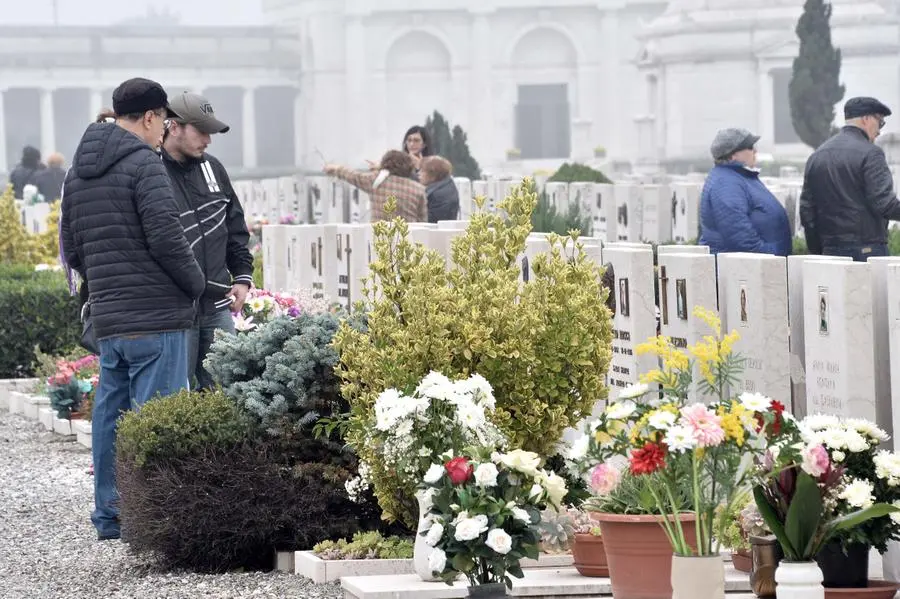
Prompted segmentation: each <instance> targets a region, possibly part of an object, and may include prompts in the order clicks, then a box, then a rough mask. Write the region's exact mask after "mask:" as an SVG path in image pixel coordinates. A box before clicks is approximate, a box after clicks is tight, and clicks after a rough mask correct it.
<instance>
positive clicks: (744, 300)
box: [741, 281, 749, 326]
mask: <svg viewBox="0 0 900 599" xmlns="http://www.w3.org/2000/svg"><path fill="white" fill-rule="evenodd" d="M747 312H748V310H747V282H746V281H741V326H747V324H748V320H749V319H748V313H747Z"/></svg>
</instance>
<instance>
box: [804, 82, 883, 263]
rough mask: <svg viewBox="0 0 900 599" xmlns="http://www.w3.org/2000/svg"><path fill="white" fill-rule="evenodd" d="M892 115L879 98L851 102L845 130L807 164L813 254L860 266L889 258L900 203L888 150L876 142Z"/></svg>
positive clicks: (847, 106)
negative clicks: (890, 237) (842, 258)
mask: <svg viewBox="0 0 900 599" xmlns="http://www.w3.org/2000/svg"><path fill="white" fill-rule="evenodd" d="M890 114H891V110H890V109H889V108H888V107H887V106H885V105H884V104H882V103H881V102H879V101H878V100H876V99H874V98H850V99H849V100H847V103H846V104H844V118H845V120H846V125H845V126H844V128H843V129H841V131H840V132H839V133H838V134H836V135H835V136H833V137H832V138H831V139H829V140H828V141H826V142H825V143H823V144H822V145H821V146H819V147H818V148H817V149H816V151H815V152H813V154H812V156H810V157H809V160H808V161H807V162H806V173H805V175H804V178H803V192H802V193H801V194H800V222H801V223H802V225H803V229H804V232H805V234H806V245H807V246H808V247H809V251H810V253H812V254H825V255H827V256H849V257H851V258H853V259H854V260H856V261H857V262H865V261H866V260H867V259H868V258H869V257H870V256H887V255H888V249H887V226H888V221H889V220H900V200H898V199H897V196H896V195H894V180H893V177H892V176H891V171H890V168H888V165H887V160H885V157H884V151H883V150H882V149H881V148H879V147H878V146H876V145H875V143H874V141H875V138H876V137H878V135H879V134H880V132H881V129H882V128H883V127H884V118H885V117H886V116H890Z"/></svg>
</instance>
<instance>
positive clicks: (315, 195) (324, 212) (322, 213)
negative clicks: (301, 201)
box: [306, 177, 333, 224]
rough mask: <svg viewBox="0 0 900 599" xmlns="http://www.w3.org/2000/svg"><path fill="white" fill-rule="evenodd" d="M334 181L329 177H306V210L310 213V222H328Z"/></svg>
mask: <svg viewBox="0 0 900 599" xmlns="http://www.w3.org/2000/svg"><path fill="white" fill-rule="evenodd" d="M332 183H333V182H332V180H331V179H330V178H329V177H307V178H306V212H307V213H308V214H309V219H308V221H307V222H309V223H310V224H322V223H325V222H327V219H328V214H329V207H330V204H331V189H332Z"/></svg>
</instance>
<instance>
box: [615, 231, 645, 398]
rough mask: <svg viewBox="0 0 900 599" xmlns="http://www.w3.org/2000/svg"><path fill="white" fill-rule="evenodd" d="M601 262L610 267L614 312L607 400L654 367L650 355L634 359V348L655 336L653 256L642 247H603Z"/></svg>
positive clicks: (635, 356)
mask: <svg viewBox="0 0 900 599" xmlns="http://www.w3.org/2000/svg"><path fill="white" fill-rule="evenodd" d="M603 259H604V260H605V261H606V262H607V263H610V264H612V267H613V271H614V274H615V283H614V288H613V292H614V293H615V294H616V311H615V316H614V318H613V354H612V361H611V363H610V371H609V400H610V401H612V400H613V399H614V398H615V397H616V396H617V395H618V392H619V391H620V390H621V389H622V388H623V387H625V386H627V385H630V384H633V383H637V382H638V379H639V377H640V375H641V374H644V373H646V372H649V371H650V370H652V369H654V368H656V367H657V365H656V358H655V357H654V356H651V355H643V356H638V355H637V353H636V352H635V351H634V348H635V347H637V346H638V345H639V344H641V343H644V342H645V341H647V340H648V339H650V338H652V337H655V336H656V293H655V291H654V282H653V276H654V275H653V252H652V250H651V249H650V248H649V246H646V249H644V248H640V247H627V246H621V245H615V244H611V245H607V246H606V247H605V248H604V249H603Z"/></svg>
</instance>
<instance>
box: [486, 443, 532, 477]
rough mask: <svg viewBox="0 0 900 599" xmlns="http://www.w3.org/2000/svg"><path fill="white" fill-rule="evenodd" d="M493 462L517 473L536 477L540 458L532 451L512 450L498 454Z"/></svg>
mask: <svg viewBox="0 0 900 599" xmlns="http://www.w3.org/2000/svg"><path fill="white" fill-rule="evenodd" d="M495 461H499V462H500V463H501V464H503V465H504V466H506V467H507V468H510V469H512V470H515V471H517V472H521V473H522V474H527V475H529V476H536V475H537V472H538V466H539V465H540V463H541V458H540V456H539V455H538V454H536V453H534V452H532V451H522V450H521V449H514V450H513V451H510V452H509V453H504V454H499V455H498V456H497V459H496V460H495Z"/></svg>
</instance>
